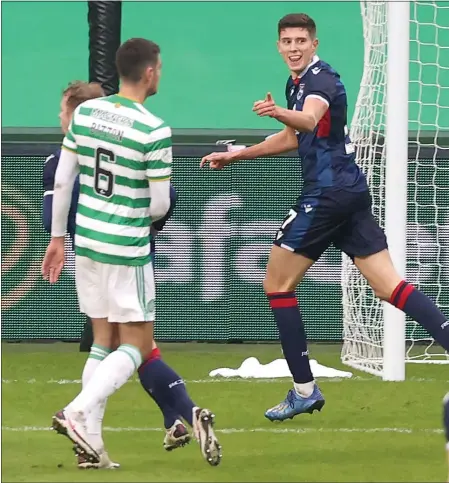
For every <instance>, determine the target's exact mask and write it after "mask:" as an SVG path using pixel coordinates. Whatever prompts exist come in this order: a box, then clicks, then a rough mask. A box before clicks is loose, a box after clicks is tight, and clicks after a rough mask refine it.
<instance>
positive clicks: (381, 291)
mask: <svg viewBox="0 0 449 483" xmlns="http://www.w3.org/2000/svg"><path fill="white" fill-rule="evenodd" d="M371 288H372V289H373V291H374V294H375V295H376V297H377V298H379V299H380V300H383V301H385V302H388V301H389V300H390V298H391V295H392V293H393V290H390V289H389V288H386V287H385V286H382V285H379V286H376V285H374V286H373V285H371Z"/></svg>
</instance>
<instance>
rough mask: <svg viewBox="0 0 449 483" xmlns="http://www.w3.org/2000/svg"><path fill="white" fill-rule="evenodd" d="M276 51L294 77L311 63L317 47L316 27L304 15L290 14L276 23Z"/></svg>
mask: <svg viewBox="0 0 449 483" xmlns="http://www.w3.org/2000/svg"><path fill="white" fill-rule="evenodd" d="M278 35H279V40H278V42H277V47H278V51H279V53H280V54H281V56H282V58H283V59H284V62H285V63H286V64H287V65H288V68H289V69H290V71H291V72H292V73H294V74H296V75H300V74H301V72H302V71H303V70H304V69H305V68H306V67H307V65H308V64H310V62H311V61H312V58H313V56H314V55H315V53H316V49H317V47H318V39H317V38H316V25H315V22H314V21H313V19H311V18H310V17H309V16H308V15H306V14H305V13H290V14H288V15H286V16H285V17H283V18H281V20H279V23H278Z"/></svg>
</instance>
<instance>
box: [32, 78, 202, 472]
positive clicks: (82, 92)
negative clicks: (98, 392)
mask: <svg viewBox="0 0 449 483" xmlns="http://www.w3.org/2000/svg"><path fill="white" fill-rule="evenodd" d="M103 95H104V93H103V90H102V88H101V86H100V85H99V84H95V83H90V84H88V83H85V82H74V83H71V84H69V86H68V87H67V89H66V90H65V91H64V92H63V97H62V100H61V113H60V116H59V117H60V121H61V128H62V131H63V132H64V133H65V132H67V129H68V126H69V124H70V119H71V117H72V114H73V111H74V110H75V109H76V107H78V105H79V104H81V103H82V102H84V101H85V100H87V99H94V98H96V97H102V96H103ZM59 156H60V150H58V151H56V152H55V153H54V154H52V155H51V156H49V157H48V158H47V160H46V162H45V164H44V170H43V185H44V186H43V187H44V200H43V210H42V218H43V224H44V228H45V230H46V231H47V232H49V233H50V232H51V218H52V202H53V196H52V194H53V188H54V179H55V173H56V168H57V166H58V163H59ZM78 195H79V182H78V180H77V181H76V182H75V188H74V192H73V196H72V203H71V206H70V212H69V220H68V225H67V228H68V233H69V236H70V238H71V239H72V242H73V239H74V236H75V217H76V210H77V204H78ZM170 198H171V206H170V209H169V211H168V212H167V214H166V215H165V216H164V218H162V219H160V220H158V221H156V222H155V223H153V225H152V230H151V231H152V233H153V235H156V234H157V233H158V232H159V231H161V230H162V229H163V228H164V226H165V224H166V223H167V221H168V219H169V218H170V217H171V215H172V213H173V210H174V208H175V204H176V199H177V194H176V191H175V189H174V188H173V187H171V188H170ZM151 248H152V253H153V256H154V250H155V245H154V238H153V243H152V247H151ZM93 347H94V350H93V351H92V352H91V353H90V357H89V359H91V358H92V357H93V356H94V355H95V353H96V352H98V351H101V350H103V349H102V348H101V347H99V346H96V345H95V344H94V346H93ZM89 359H88V362H87V363H86V367H85V370H87V369H88V364H89ZM94 359H95V358H94ZM138 373H139V378H140V382H141V384H142V386H143V388H144V389H145V391H146V392H147V393H148V395H149V396H151V398H152V399H153V400H154V401H155V402H156V404H157V405H158V406H159V408H160V410H161V412H162V414H163V416H164V426H165V428H166V435H165V439H164V447H165V449H166V450H168V451H171V450H173V449H175V448H178V447H180V446H183V445H184V444H186V443H188V442H189V441H190V435H189V432H188V431H187V428H186V427H185V425H184V424H183V422H182V421H181V416H180V415H182V417H184V418H185V419H186V420H187V421H188V422H189V423H190V424H191V423H192V408H193V407H195V404H194V403H193V402H192V400H191V399H190V397H189V395H188V393H187V391H186V388H185V385H184V381H183V380H182V378H181V377H180V376H179V375H178V374H177V373H176V372H175V371H174V370H173V369H172V368H171V367H169V366H168V365H167V364H166V363H165V362H164V361H163V360H162V358H161V354H160V350H159V349H158V348H157V346H156V343H153V350H152V352H151V354H150V355H149V357H148V358H147V360H146V361H144V362H143V363H142V365H141V366H140V368H139V371H138ZM83 375H84V374H83ZM103 413H104V410H103ZM100 416H101V419H102V418H103V415H102V414H101V415H100ZM93 431H96V429H95V427H94V428H93ZM100 437H101V434H100ZM100 465H101V466H100V467H105V468H108V467H109V468H112V467H116V466H118V465H117V464H116V463H112V462H110V461H109V463H108V462H107V461H105V459H104V458H103V462H100ZM114 465H116V466H114ZM78 466H79V467H80V468H88V467H97V466H98V464H97V463H90V462H88V461H87V460H85V459H83V457H81V456H79V457H78Z"/></svg>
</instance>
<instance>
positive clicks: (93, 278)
mask: <svg viewBox="0 0 449 483" xmlns="http://www.w3.org/2000/svg"><path fill="white" fill-rule="evenodd" d="M75 279H76V290H77V292H78V303H79V306H80V311H81V312H82V313H84V314H86V315H88V316H89V317H91V318H94V319H98V318H107V319H108V320H109V322H121V323H126V322H153V321H154V319H155V283H154V272H153V264H152V263H151V262H150V263H148V264H146V265H143V266H139V267H132V266H128V265H110V264H107V263H100V262H96V261H95V260H92V259H90V258H87V257H81V256H79V255H77V256H76V276H75Z"/></svg>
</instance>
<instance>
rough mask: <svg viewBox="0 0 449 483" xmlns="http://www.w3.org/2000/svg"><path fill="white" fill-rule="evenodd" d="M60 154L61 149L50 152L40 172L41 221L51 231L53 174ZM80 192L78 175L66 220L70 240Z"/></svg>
mask: <svg viewBox="0 0 449 483" xmlns="http://www.w3.org/2000/svg"><path fill="white" fill-rule="evenodd" d="M60 156H61V150H60V149H58V150H57V151H56V152H55V153H54V154H51V155H50V156H49V157H48V158H47V159H46V160H45V164H44V170H43V172H42V184H43V188H44V202H43V205H42V222H43V225H44V228H45V230H46V231H47V232H48V233H51V218H52V207H53V190H54V188H55V174H56V169H57V167H58V164H59V157H60ZM79 193H80V183H79V177H78V176H77V178H76V180H75V184H74V186H73V191H72V201H71V203H70V211H69V217H68V221H67V233H68V234H69V236H70V238H71V239H72V241H73V240H74V237H75V227H76V208H77V206H78V198H79Z"/></svg>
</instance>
